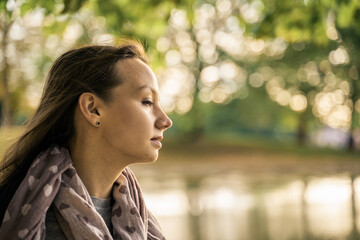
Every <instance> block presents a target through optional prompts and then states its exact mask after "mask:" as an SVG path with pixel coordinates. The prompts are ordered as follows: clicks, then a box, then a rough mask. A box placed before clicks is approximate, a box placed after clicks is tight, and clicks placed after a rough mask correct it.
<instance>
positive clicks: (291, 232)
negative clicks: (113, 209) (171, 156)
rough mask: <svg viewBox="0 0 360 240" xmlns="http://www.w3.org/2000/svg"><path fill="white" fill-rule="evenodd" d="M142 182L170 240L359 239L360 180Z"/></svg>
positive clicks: (266, 178) (177, 179)
mask: <svg viewBox="0 0 360 240" xmlns="http://www.w3.org/2000/svg"><path fill="white" fill-rule="evenodd" d="M139 181H140V182H141V184H142V185H143V190H144V195H145V198H146V201H147V203H148V207H149V208H150V209H151V210H152V211H153V213H154V214H155V215H156V216H158V219H159V221H160V224H161V225H162V227H163V229H164V232H165V234H166V236H167V237H168V239H173V240H176V239H188V240H202V239H204V240H205V239H206V240H220V239H221V240H233V239H255V240H256V239H259V240H263V239H269V240H272V239H274V240H275V239H276V240H281V239H294V240H296V239H358V238H359V234H358V229H359V227H360V217H359V214H357V213H358V212H359V211H360V209H359V207H358V206H359V204H358V203H359V202H360V194H359V193H360V178H354V177H349V176H344V175H337V176H306V177H294V176H286V177H284V176H282V177H274V176H262V177H261V178H259V177H258V176H246V175H241V174H238V173H233V174H231V173H230V174H222V175H220V174H219V175H213V176H206V177H183V176H171V177H170V178H169V176H164V177H163V178H159V177H157V178H154V177H152V176H151V175H149V174H148V175H144V176H140V177H139ZM143 183H144V184H143Z"/></svg>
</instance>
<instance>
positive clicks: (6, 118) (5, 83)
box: [1, 22, 11, 127]
mask: <svg viewBox="0 0 360 240" xmlns="http://www.w3.org/2000/svg"><path fill="white" fill-rule="evenodd" d="M10 26H11V22H10V23H4V24H3V41H2V44H1V52H2V53H3V66H4V68H3V70H2V74H1V84H2V88H3V96H2V113H1V125H2V127H9V126H10V124H11V114H10V93H9V80H8V76H9V63H8V57H7V52H6V50H7V44H8V32H9V29H10Z"/></svg>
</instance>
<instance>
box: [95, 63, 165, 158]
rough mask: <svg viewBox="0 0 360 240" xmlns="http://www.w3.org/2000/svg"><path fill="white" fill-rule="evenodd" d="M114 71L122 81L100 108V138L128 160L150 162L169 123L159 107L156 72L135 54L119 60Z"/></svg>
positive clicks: (113, 150) (107, 147) (111, 150)
mask: <svg viewBox="0 0 360 240" xmlns="http://www.w3.org/2000/svg"><path fill="white" fill-rule="evenodd" d="M115 71H116V73H117V77H119V78H121V81H122V83H121V84H120V85H119V86H117V87H115V88H114V89H113V90H112V99H111V100H110V102H109V103H107V104H105V106H104V107H103V110H102V112H100V121H101V125H100V126H99V130H100V131H101V138H102V141H101V142H102V143H104V144H106V146H104V147H105V149H108V150H109V151H110V152H111V153H115V154H116V155H118V156H119V158H121V159H124V160H125V161H127V164H131V163H139V162H153V161H155V160H156V159H157V157H158V151H159V149H160V148H161V140H162V137H163V133H164V131H165V130H166V129H168V128H169V127H171V125H172V122H171V120H170V119H169V117H168V116H167V115H166V114H165V113H164V111H163V110H162V108H161V107H160V104H159V90H158V83H157V79H156V77H155V74H154V73H153V71H152V70H151V69H150V68H149V67H148V66H147V65H146V64H145V63H143V62H142V61H141V60H139V59H135V58H134V59H133V58H131V59H126V60H123V61H120V62H118V63H117V64H116V66H115Z"/></svg>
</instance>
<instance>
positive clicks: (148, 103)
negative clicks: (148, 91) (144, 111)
mask: <svg viewBox="0 0 360 240" xmlns="http://www.w3.org/2000/svg"><path fill="white" fill-rule="evenodd" d="M142 104H144V105H148V106H152V105H153V104H154V103H153V102H152V101H150V100H143V101H142Z"/></svg>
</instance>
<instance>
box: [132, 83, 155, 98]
mask: <svg viewBox="0 0 360 240" xmlns="http://www.w3.org/2000/svg"><path fill="white" fill-rule="evenodd" d="M143 89H149V90H151V92H152V93H153V94H154V95H156V96H158V95H159V94H158V92H157V91H156V90H155V89H153V88H151V87H150V86H149V85H143V86H141V87H139V88H137V90H136V91H137V92H140V91H141V90H143Z"/></svg>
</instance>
